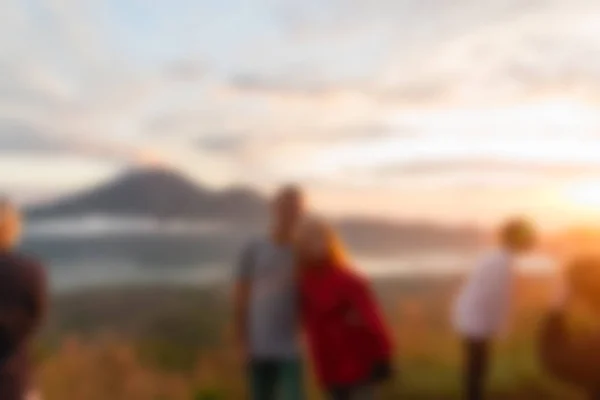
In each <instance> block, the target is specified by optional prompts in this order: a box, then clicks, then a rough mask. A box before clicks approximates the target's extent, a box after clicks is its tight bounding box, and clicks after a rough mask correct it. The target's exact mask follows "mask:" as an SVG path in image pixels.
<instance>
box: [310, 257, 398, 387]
mask: <svg viewBox="0 0 600 400" xmlns="http://www.w3.org/2000/svg"><path fill="white" fill-rule="evenodd" d="M300 293H301V309H302V318H303V323H304V327H305V330H306V334H307V339H308V345H309V348H310V351H311V353H312V358H313V362H314V366H315V370H316V374H317V378H318V379H319V381H320V382H321V383H322V384H323V385H324V386H326V387H335V386H344V385H352V384H356V383H361V382H364V381H365V380H368V379H369V378H370V376H371V374H372V373H373V368H374V366H375V365H376V364H377V363H379V362H382V361H387V360H390V359H391V357H392V345H391V341H390V336H389V335H388V329H387V327H386V326H385V324H384V322H383V318H382V317H381V313H380V311H379V308H378V306H377V304H376V301H375V299H374V297H373V295H372V294H371V291H370V289H369V285H368V284H367V282H366V281H365V280H364V279H363V278H361V277H360V276H358V275H357V274H355V273H354V272H352V271H351V270H349V269H347V268H338V267H334V266H325V267H322V268H320V267H317V268H306V269H303V272H302V274H301V279H300Z"/></svg>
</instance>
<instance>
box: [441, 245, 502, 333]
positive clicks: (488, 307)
mask: <svg viewBox="0 0 600 400" xmlns="http://www.w3.org/2000/svg"><path fill="white" fill-rule="evenodd" d="M512 264H513V256H512V255H511V254H510V253H509V252H508V251H506V250H496V251H494V252H492V253H490V254H487V255H486V256H484V257H483V258H482V260H481V261H479V263H478V264H477V266H476V268H475V269H474V270H473V272H472V273H471V275H470V276H469V279H468V280H467V282H466V284H465V286H463V288H462V290H461V292H460V294H459V296H458V299H457V301H456V304H455V307H454V321H453V322H454V328H455V329H456V330H457V331H458V333H460V334H461V335H463V336H466V337H468V338H472V339H489V338H492V337H494V336H495V335H497V334H498V333H499V332H500V331H501V330H502V328H503V327H504V325H505V324H506V319H507V317H508V311H509V309H510V302H511V297H512V286H513V268H512Z"/></svg>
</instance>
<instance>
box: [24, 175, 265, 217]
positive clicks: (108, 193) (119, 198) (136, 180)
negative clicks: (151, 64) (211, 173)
mask: <svg viewBox="0 0 600 400" xmlns="http://www.w3.org/2000/svg"><path fill="white" fill-rule="evenodd" d="M89 215H110V216H113V217H114V216H127V217H154V218H160V219H203V220H220V221H222V220H239V219H242V220H256V219H259V218H264V217H265V215H266V204H265V202H264V200H263V199H262V198H261V197H260V196H259V195H258V194H256V193H255V192H253V191H251V190H247V189H231V190H227V191H212V190H208V189H205V188H203V187H200V186H198V185H196V184H195V183H193V182H192V181H190V180H188V179H187V178H185V177H184V176H182V175H180V174H178V173H176V172H174V171H170V170H165V169H144V170H136V171H133V172H129V173H126V174H124V175H122V176H121V177H119V178H117V179H115V180H114V181H111V182H109V183H107V184H104V185H100V186H98V187H95V188H93V189H91V190H88V191H86V192H83V193H79V194H75V195H72V196H69V197H66V198H63V199H60V200H58V201H56V202H54V203H51V204H45V205H41V206H37V207H33V208H31V209H30V210H28V216H29V217H30V218H33V219H49V218H65V217H69V218H73V217H80V216H89Z"/></svg>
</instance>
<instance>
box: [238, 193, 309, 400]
mask: <svg viewBox="0 0 600 400" xmlns="http://www.w3.org/2000/svg"><path fill="white" fill-rule="evenodd" d="M303 214H304V198H303V194H302V192H301V190H300V189H298V188H296V187H293V186H287V187H284V188H282V189H281V190H280V191H279V192H278V193H277V195H276V197H275V199H274V201H273V204H272V221H271V222H272V224H271V234H270V235H269V236H268V237H266V238H264V239H259V240H255V241H253V242H252V243H250V244H249V245H248V246H246V248H245V249H244V251H243V252H242V255H241V257H240V261H239V265H238V267H237V269H236V277H235V280H236V284H235V299H234V307H235V319H236V321H235V322H236V334H237V339H238V342H239V343H238V344H239V346H240V348H241V349H242V352H243V357H244V361H245V362H246V363H247V365H248V374H249V380H250V382H249V383H250V393H251V399H252V400H275V399H285V400H301V399H303V398H304V396H303V386H304V385H303V378H302V359H301V355H300V352H299V343H298V342H299V340H298V335H299V329H300V326H299V316H298V307H297V290H296V282H295V262H294V254H293V249H292V240H293V234H294V230H295V228H296V224H297V223H298V221H299V220H300V218H301V217H302V216H303ZM278 395H279V396H278Z"/></svg>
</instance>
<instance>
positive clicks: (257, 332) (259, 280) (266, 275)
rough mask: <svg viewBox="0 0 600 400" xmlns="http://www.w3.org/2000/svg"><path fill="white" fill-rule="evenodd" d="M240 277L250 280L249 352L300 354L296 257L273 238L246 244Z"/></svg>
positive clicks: (273, 355) (285, 356)
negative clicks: (295, 270)
mask: <svg viewBox="0 0 600 400" xmlns="http://www.w3.org/2000/svg"><path fill="white" fill-rule="evenodd" d="M236 273H237V277H236V278H237V279H247V280H248V281H249V283H250V305H249V315H248V329H249V332H248V334H249V352H250V355H251V356H252V357H255V358H269V359H288V358H296V357H298V310H297V308H298V306H297V289H296V282H295V273H294V257H293V254H292V250H291V248H290V247H289V246H281V245H278V244H276V243H274V242H273V241H272V240H270V239H263V240H258V241H255V242H253V243H251V244H250V245H248V246H247V247H246V249H245V250H244V251H243V253H242V256H241V258H240V262H239V265H238V268H237V271H236Z"/></svg>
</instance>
